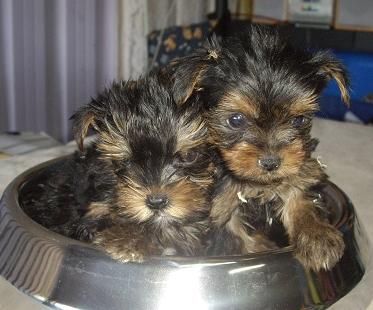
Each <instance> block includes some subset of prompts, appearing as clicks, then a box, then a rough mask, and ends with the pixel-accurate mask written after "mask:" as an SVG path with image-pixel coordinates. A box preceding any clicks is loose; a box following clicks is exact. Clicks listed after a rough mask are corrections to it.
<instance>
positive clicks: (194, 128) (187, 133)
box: [176, 118, 207, 152]
mask: <svg viewBox="0 0 373 310" xmlns="http://www.w3.org/2000/svg"><path fill="white" fill-rule="evenodd" d="M181 122H182V123H183V120H181ZM185 124H188V125H182V126H181V127H180V130H179V131H178V133H177V138H178V139H177V144H176V150H177V151H178V152H186V151H188V150H190V149H192V148H195V147H197V146H199V145H203V144H205V143H206V141H205V138H206V136H207V128H206V125H205V123H204V121H203V120H202V118H200V119H198V118H197V119H196V120H195V121H194V122H192V123H190V122H189V123H187V122H185Z"/></svg>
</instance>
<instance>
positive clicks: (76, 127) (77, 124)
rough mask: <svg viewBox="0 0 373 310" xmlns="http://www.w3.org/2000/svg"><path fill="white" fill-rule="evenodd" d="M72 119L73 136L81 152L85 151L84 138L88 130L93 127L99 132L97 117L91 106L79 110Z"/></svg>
mask: <svg viewBox="0 0 373 310" xmlns="http://www.w3.org/2000/svg"><path fill="white" fill-rule="evenodd" d="M70 119H72V120H73V135H74V139H75V141H76V143H77V144H78V147H79V150H80V151H83V150H84V146H83V142H84V138H85V137H86V135H87V132H88V129H89V128H90V127H93V128H94V129H96V130H97V126H96V123H95V119H96V116H95V114H94V112H93V111H92V109H91V108H90V106H89V105H88V106H85V107H83V108H81V109H80V110H78V111H77V112H76V113H75V114H74V115H73V116H72V117H71V118H70Z"/></svg>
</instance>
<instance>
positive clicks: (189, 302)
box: [0, 158, 369, 310]
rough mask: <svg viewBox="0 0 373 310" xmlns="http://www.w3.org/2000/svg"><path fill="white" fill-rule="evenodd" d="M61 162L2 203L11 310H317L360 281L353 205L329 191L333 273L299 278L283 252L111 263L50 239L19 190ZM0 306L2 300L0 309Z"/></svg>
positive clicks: (38, 171) (16, 185) (1, 268)
mask: <svg viewBox="0 0 373 310" xmlns="http://www.w3.org/2000/svg"><path fill="white" fill-rule="evenodd" d="M63 160H67V159H66V158H62V159H57V160H53V161H50V162H47V163H45V164H42V165H39V166H37V167H35V168H33V169H31V170H29V171H26V172H25V173H23V174H22V175H20V176H19V177H17V178H16V179H15V180H14V181H13V182H12V183H11V184H10V185H9V186H8V188H7V190H6V191H5V193H4V195H3V198H2V200H1V204H0V275H1V277H0V285H1V284H2V283H1V282H3V287H4V289H3V290H2V291H0V292H2V293H0V294H6V292H7V290H9V291H10V290H11V291H12V294H15V295H14V296H18V297H15V298H13V300H11V305H12V306H14V305H17V304H19V303H22V304H23V305H24V306H23V307H21V309H31V307H30V308H28V306H27V304H28V302H30V304H31V303H32V304H33V306H35V299H36V300H37V301H38V303H39V304H36V305H37V307H40V308H44V307H52V308H61V309H287V310H290V309H314V308H315V309H316V308H317V309H323V308H326V307H327V306H329V305H331V304H333V303H335V302H336V301H338V300H339V299H340V298H341V297H343V296H344V295H346V294H347V293H348V292H349V291H350V290H351V289H352V288H354V287H355V286H356V285H357V284H358V282H359V281H360V280H361V278H362V277H363V275H364V272H365V269H366V264H367V260H368V255H367V254H366V253H369V244H368V242H367V240H366V238H365V235H364V232H363V231H362V230H361V227H360V225H359V222H358V219H357V217H356V214H355V212H354V208H353V206H352V204H351V203H350V201H349V200H348V198H347V197H346V195H345V194H344V193H343V192H342V191H341V190H340V189H338V188H337V187H336V186H335V185H333V184H332V183H329V184H328V185H327V186H326V187H325V188H324V189H322V193H321V194H322V195H323V197H324V199H325V201H326V203H327V205H328V206H329V207H330V209H331V210H332V212H333V214H334V216H333V222H334V224H335V225H336V226H337V227H338V228H339V229H340V230H341V231H342V232H343V234H344V240H345V242H346V251H345V254H344V256H343V258H342V260H341V261H340V262H339V263H338V264H337V265H336V266H335V268H333V270H331V271H328V272H318V273H314V272H309V271H306V270H304V268H303V267H302V265H300V264H299V263H298V262H297V261H296V260H295V259H294V258H293V257H292V249H291V247H285V248H282V249H280V250H276V251H272V252H265V253H256V254H251V255H246V256H225V257H167V258H161V257H152V258H150V257H149V259H148V260H147V261H146V262H145V263H142V264H136V263H128V264H121V263H118V262H116V261H113V260H111V259H110V258H109V257H107V256H106V255H105V254H104V253H102V252H100V251H98V250H96V249H95V248H93V247H92V246H90V245H89V244H85V243H81V242H78V241H75V240H71V239H68V238H65V237H63V236H60V235H58V234H55V233H53V232H51V231H48V230H47V229H46V228H44V227H42V226H40V225H38V224H37V223H35V222H34V221H33V220H31V219H30V218H29V217H28V216H27V215H26V214H25V213H24V212H23V211H22V209H21V207H20V205H19V203H18V201H19V197H20V195H22V188H24V187H27V186H32V185H33V184H34V183H35V182H34V180H35V178H40V177H48V176H50V175H51V174H52V173H53V172H56V171H58V168H59V165H60V164H61V162H62V161H63ZM9 284H11V285H9ZM0 288H1V286H0ZM14 292H16V293H14ZM1 300H2V301H1ZM2 302H4V299H3V296H0V308H1V309H3V308H2V307H3V306H4V304H2ZM7 306H10V304H9V301H8V304H7ZM7 309H8V308H7ZM9 309H10V308H9ZM32 309H35V308H32Z"/></svg>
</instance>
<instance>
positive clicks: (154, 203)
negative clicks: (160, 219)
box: [146, 194, 168, 210]
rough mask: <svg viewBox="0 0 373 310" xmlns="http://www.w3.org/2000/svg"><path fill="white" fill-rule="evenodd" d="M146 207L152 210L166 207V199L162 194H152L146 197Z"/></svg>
mask: <svg viewBox="0 0 373 310" xmlns="http://www.w3.org/2000/svg"><path fill="white" fill-rule="evenodd" d="M146 205H147V206H148V207H149V208H150V209H152V210H160V209H163V208H165V207H167V205H168V198H167V196H166V195H164V194H153V195H148V196H147V197H146Z"/></svg>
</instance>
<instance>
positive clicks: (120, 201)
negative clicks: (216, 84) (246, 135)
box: [28, 72, 215, 262]
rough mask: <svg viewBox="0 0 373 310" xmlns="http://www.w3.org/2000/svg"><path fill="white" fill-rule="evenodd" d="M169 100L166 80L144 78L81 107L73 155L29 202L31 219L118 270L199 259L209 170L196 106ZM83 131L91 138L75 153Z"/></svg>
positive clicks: (76, 118)
mask: <svg viewBox="0 0 373 310" xmlns="http://www.w3.org/2000/svg"><path fill="white" fill-rule="evenodd" d="M173 98H174V94H173V93H172V87H171V86H170V82H169V79H168V78H167V76H165V75H164V74H162V75H161V74H160V73H159V72H153V73H150V74H149V75H148V76H146V77H144V78H141V79H139V80H137V81H129V82H119V83H114V84H113V85H112V87H111V88H110V89H107V90H105V91H104V92H103V93H101V94H100V95H99V96H98V97H97V98H96V99H94V100H92V101H91V102H90V103H89V104H88V105H86V106H84V107H83V108H81V109H80V110H79V111H78V112H77V113H76V114H75V115H74V116H73V131H74V135H75V138H76V140H77V142H78V145H79V147H80V149H81V151H82V153H80V154H76V155H75V158H74V159H73V160H72V162H69V163H68V164H66V165H65V168H63V169H61V171H59V173H58V175H57V176H56V178H54V179H53V180H50V181H48V182H47V183H46V184H44V185H43V186H42V187H43V193H42V194H41V198H39V199H33V201H30V202H31V205H32V204H33V206H30V204H29V206H30V207H29V208H28V209H29V210H30V212H33V213H34V215H35V214H36V215H35V216H34V218H35V219H36V220H37V221H38V222H39V223H41V224H43V225H45V226H47V227H49V228H50V229H52V230H54V231H56V232H59V233H62V234H65V235H67V236H69V237H74V238H76V239H79V240H85V241H90V242H93V243H94V244H96V245H97V246H99V247H101V248H102V249H104V250H105V251H106V252H107V253H109V254H110V255H111V256H112V257H113V258H115V259H118V260H120V261H123V262H126V261H141V260H142V259H143V257H144V256H149V255H162V254H178V255H197V254H201V253H202V251H204V250H205V246H204V245H203V239H204V238H203V237H204V235H205V234H206V232H207V228H208V216H209V212H210V204H209V203H208V198H209V194H210V189H211V185H212V182H213V175H214V171H215V168H214V166H213V164H212V160H211V159H212V158H211V156H210V155H211V154H210V153H211V149H210V148H209V146H208V143H207V141H208V139H207V127H206V125H205V120H204V119H203V117H202V113H201V111H200V106H199V105H193V104H192V105H188V106H179V105H177V102H175V100H174V99H173ZM89 128H92V129H93V130H94V131H95V132H96V134H97V138H96V140H95V142H94V143H93V145H92V146H90V147H88V148H86V149H84V147H83V140H84V138H85V136H86V134H87V131H88V129H89ZM36 200H38V201H36Z"/></svg>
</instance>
